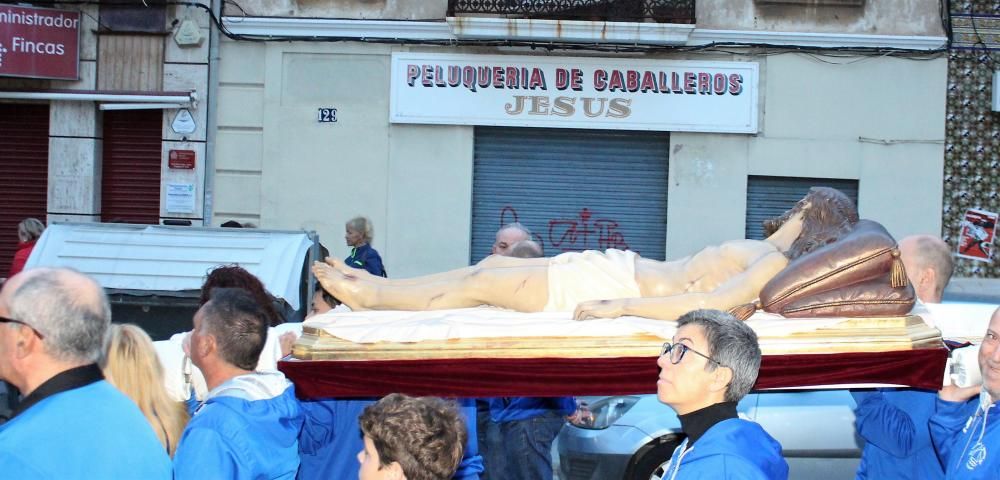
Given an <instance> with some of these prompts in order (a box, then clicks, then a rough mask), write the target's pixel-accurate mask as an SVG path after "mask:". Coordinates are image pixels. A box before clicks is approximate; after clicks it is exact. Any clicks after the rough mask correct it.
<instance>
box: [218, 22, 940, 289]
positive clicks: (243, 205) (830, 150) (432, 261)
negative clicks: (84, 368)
mask: <svg viewBox="0 0 1000 480" xmlns="http://www.w3.org/2000/svg"><path fill="white" fill-rule="evenodd" d="M394 48H395V49H398V48H401V47H389V46H381V45H357V44H336V45H331V44H317V43H307V42H297V43H268V44H254V43H244V42H241V43H236V42H224V43H223V46H222V69H221V77H220V78H221V82H222V83H221V86H220V92H219V94H220V102H219V114H220V122H219V125H220V127H219V137H218V138H219V142H218V148H217V151H216V154H217V160H218V170H217V173H216V180H215V185H216V203H215V205H216V209H215V221H216V222H222V221H225V220H226V219H229V218H233V219H238V220H252V221H257V222H259V223H260V225H261V226H262V227H265V228H296V229H297V228H306V229H315V230H317V231H318V232H319V233H320V236H321V239H322V240H323V243H324V244H326V245H327V246H328V247H330V248H331V249H332V251H333V253H334V255H335V256H338V257H344V256H346V254H347V247H345V246H344V245H343V241H342V237H343V224H344V222H345V221H346V220H347V219H349V218H350V217H352V216H354V215H357V214H363V215H368V216H369V217H371V219H372V220H373V222H374V224H375V231H376V236H375V241H374V242H373V244H374V246H375V248H377V249H378V250H379V251H380V252H382V254H383V257H384V258H385V259H386V262H387V267H388V270H389V272H390V274H391V275H392V276H393V277H405V276H411V275H416V274H422V273H428V272H433V271H439V270H443V269H448V268H455V267H459V266H464V265H466V264H467V262H468V257H469V243H470V231H471V214H470V212H471V188H472V163H473V162H472V159H473V152H472V144H473V129H472V127H468V126H429V125H427V126H423V125H402V124H397V125H391V124H389V122H388V112H389V106H388V92H389V76H388V75H389V59H390V55H391V53H392V51H393V49H394ZM452 51H454V50H452ZM673 58H677V57H673ZM686 58H688V59H691V58H700V59H703V60H705V59H718V60H731V59H733V57H730V56H721V55H701V56H699V55H698V54H689V55H688V56H687V57H686ZM743 59H744V60H751V61H756V62H759V63H760V66H761V69H760V71H761V74H760V78H761V84H760V87H761V88H760V90H761V97H760V101H761V108H760V111H761V122H760V125H761V130H760V133H759V134H757V135H735V134H703V133H672V134H671V158H670V185H669V190H668V191H669V198H668V201H669V208H668V230H667V232H666V243H667V257H668V258H675V257H679V256H682V255H686V254H688V253H691V252H693V251H696V250H698V249H699V248H701V247H703V246H705V245H706V244H709V243H715V242H720V241H723V240H727V239H732V238H742V237H743V235H744V228H745V225H744V218H745V209H746V182H747V176H748V175H776V176H801V177H819V178H846V179H857V180H859V186H860V191H859V203H860V209H861V214H862V216H864V217H867V218H872V219H875V220H878V221H880V222H882V223H883V224H885V225H886V227H887V228H888V229H889V230H890V232H891V233H893V234H894V235H896V236H903V235H907V234H910V233H916V232H924V231H938V230H940V225H941V188H942V187H941V185H942V155H943V138H944V108H945V101H944V100H945V90H946V89H945V78H946V68H947V66H946V60H945V59H944V58H939V59H935V60H930V61H915V60H905V59H897V58H889V57H870V58H865V59H863V60H862V61H855V62H851V61H850V60H857V59H856V58H855V59H841V60H839V61H843V64H839V65H831V64H828V63H823V62H819V61H817V60H816V59H815V58H813V57H811V56H806V55H799V54H786V55H773V56H764V57H753V58H743ZM319 107H333V108H337V111H338V114H337V116H338V122H337V123H317V118H316V117H317V109H318V108H319ZM917 192H919V194H916V193H917ZM706 205H711V211H710V213H711V215H712V216H713V217H714V218H716V219H718V221H717V222H715V223H714V224H713V228H705V224H704V219H705V215H706Z"/></svg>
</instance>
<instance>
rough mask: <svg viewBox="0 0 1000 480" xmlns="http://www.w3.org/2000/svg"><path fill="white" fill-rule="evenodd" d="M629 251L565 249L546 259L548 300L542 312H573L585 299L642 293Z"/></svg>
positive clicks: (626, 296) (632, 253)
mask: <svg viewBox="0 0 1000 480" xmlns="http://www.w3.org/2000/svg"><path fill="white" fill-rule="evenodd" d="M635 257H636V254H635V252H633V251H630V250H615V249H612V248H609V249H607V250H606V251H605V252H604V253H601V252H598V251H595V250H587V251H585V252H567V253H563V254H560V255H557V256H555V257H552V259H551V260H549V271H548V275H549V300H548V302H547V303H546V304H545V308H544V309H543V311H546V312H565V311H573V309H575V308H576V306H577V304H579V303H580V302H586V301H588V300H611V299H615V298H636V297H640V296H642V294H641V293H640V291H639V284H638V283H636V281H635Z"/></svg>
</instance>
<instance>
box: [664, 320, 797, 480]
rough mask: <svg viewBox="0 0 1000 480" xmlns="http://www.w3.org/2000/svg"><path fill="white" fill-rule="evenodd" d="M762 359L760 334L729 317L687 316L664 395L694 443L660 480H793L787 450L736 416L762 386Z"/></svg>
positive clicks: (670, 352) (672, 348)
mask: <svg viewBox="0 0 1000 480" xmlns="http://www.w3.org/2000/svg"><path fill="white" fill-rule="evenodd" d="M760 355H761V354H760V346H759V345H758V343H757V335H756V334H755V333H754V331H753V330H752V329H750V327H748V326H747V325H746V324H745V323H743V322H741V321H739V320H737V319H736V318H735V317H733V316H732V315H730V314H728V313H725V312H721V311H718V310H695V311H693V312H689V313H687V314H685V315H683V316H681V318H680V319H679V320H678V321H677V332H676V333H675V334H674V338H673V341H672V342H668V343H666V344H664V345H663V350H662V353H661V355H660V358H659V360H658V361H657V362H656V363H657V365H658V366H659V367H660V377H659V379H658V380H657V382H656V396H657V398H658V399H659V400H660V401H661V402H663V403H665V404H667V405H668V406H670V408H672V409H674V411H676V412H677V416H678V418H679V419H680V421H681V430H682V431H683V432H684V435H685V436H686V438H685V439H684V441H683V442H681V444H680V445H679V446H678V447H677V449H676V450H674V453H673V455H672V456H671V458H670V459H669V461H666V463H664V464H663V465H662V466H661V467H660V468H659V469H657V470H656V471H655V472H654V474H653V478H662V479H672V480H673V479H676V480H680V479H701V478H711V479H721V480H724V479H729V478H733V479H735V478H739V479H768V480H773V479H780V480H784V479H786V478H788V464H787V463H786V462H785V459H784V458H783V457H782V455H781V445H780V444H778V442H777V441H776V440H775V439H774V438H772V437H771V436H770V435H768V434H767V432H765V431H764V429H763V428H761V427H760V425H758V424H756V423H754V422H750V421H747V420H743V419H740V418H739V417H738V416H737V415H736V404H737V403H738V402H739V401H740V400H741V399H742V398H743V397H744V396H746V394H747V393H749V392H750V389H751V388H753V384H754V382H756V381H757V372H758V370H759V369H760Z"/></svg>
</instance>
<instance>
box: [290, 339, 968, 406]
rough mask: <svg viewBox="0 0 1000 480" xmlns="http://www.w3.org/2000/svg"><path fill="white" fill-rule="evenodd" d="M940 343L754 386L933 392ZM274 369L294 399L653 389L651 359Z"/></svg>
mask: <svg viewBox="0 0 1000 480" xmlns="http://www.w3.org/2000/svg"><path fill="white" fill-rule="evenodd" d="M947 357H948V351H947V349H945V348H943V347H942V348H936V349H922V350H908V351H898V352H875V353H871V352H852V353H836V354H798V355H765V356H764V358H763V360H762V362H761V368H760V377H759V378H758V379H757V384H756V386H755V388H757V389H765V388H788V387H800V386H813V385H816V386H819V385H838V384H847V383H888V384H899V385H909V386H912V387H918V388H925V389H930V390H937V389H939V388H940V387H941V382H942V380H943V378H944V367H945V362H946V360H947ZM278 368H279V369H280V370H281V371H282V372H284V373H285V375H287V376H288V378H289V379H291V380H292V381H293V382H295V388H296V392H297V393H298V395H299V397H300V398H323V397H377V396H382V395H386V394H389V393H393V392H399V393H406V394H409V395H435V396H448V397H505V396H525V397H551V396H562V395H628V394H641V393H655V392H656V377H657V375H658V372H657V366H656V358H655V357H624V358H516V359H515V358H511V359H497V358H490V359H482V358H464V359H448V360H368V361H336V360H330V361H327V360H311V361H299V360H293V361H286V362H279V363H278Z"/></svg>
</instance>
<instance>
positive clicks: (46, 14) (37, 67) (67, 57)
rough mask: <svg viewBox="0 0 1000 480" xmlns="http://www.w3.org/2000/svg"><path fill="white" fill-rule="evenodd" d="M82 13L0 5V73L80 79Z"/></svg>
mask: <svg viewBox="0 0 1000 480" xmlns="http://www.w3.org/2000/svg"><path fill="white" fill-rule="evenodd" d="M79 67H80V12H74V11H70V10H56V9H52V8H35V7H15V6H12V5H0V76H8V77H28V78H56V79H62V80H77V79H79V78H80V73H79Z"/></svg>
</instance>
